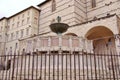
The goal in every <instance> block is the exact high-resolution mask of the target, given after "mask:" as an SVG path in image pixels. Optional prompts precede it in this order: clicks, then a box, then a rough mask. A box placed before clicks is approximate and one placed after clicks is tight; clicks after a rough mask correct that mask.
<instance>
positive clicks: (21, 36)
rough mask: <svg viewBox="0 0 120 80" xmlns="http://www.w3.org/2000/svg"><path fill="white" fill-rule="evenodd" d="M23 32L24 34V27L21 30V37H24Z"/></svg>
mask: <svg viewBox="0 0 120 80" xmlns="http://www.w3.org/2000/svg"><path fill="white" fill-rule="evenodd" d="M23 34H24V33H23V29H22V30H21V38H22V37H23Z"/></svg>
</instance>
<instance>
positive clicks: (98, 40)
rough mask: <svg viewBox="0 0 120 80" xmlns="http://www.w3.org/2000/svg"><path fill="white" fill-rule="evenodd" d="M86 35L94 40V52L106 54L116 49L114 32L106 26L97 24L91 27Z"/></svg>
mask: <svg viewBox="0 0 120 80" xmlns="http://www.w3.org/2000/svg"><path fill="white" fill-rule="evenodd" d="M85 37H86V38H87V39H89V40H93V47H94V52H95V53H96V54H106V53H110V51H112V52H113V51H114V50H115V40H114V37H113V32H112V31H111V30H110V29H108V28H106V27H104V26H97V27H94V28H92V29H90V30H89V31H88V32H87V34H86V35H85Z"/></svg>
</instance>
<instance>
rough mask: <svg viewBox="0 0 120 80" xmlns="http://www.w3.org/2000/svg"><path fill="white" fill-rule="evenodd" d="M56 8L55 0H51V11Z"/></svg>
mask: <svg viewBox="0 0 120 80" xmlns="http://www.w3.org/2000/svg"><path fill="white" fill-rule="evenodd" d="M55 10H56V1H55V0H52V12H53V11H55Z"/></svg>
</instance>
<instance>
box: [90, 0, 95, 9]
mask: <svg viewBox="0 0 120 80" xmlns="http://www.w3.org/2000/svg"><path fill="white" fill-rule="evenodd" d="M91 5H92V8H94V7H96V0H91Z"/></svg>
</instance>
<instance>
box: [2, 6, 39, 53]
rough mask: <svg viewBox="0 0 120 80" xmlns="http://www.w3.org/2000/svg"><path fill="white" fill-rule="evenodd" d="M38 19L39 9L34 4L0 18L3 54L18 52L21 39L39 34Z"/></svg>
mask: <svg viewBox="0 0 120 80" xmlns="http://www.w3.org/2000/svg"><path fill="white" fill-rule="evenodd" d="M38 20H39V9H37V8H35V7H33V6H30V7H28V8H26V9H24V10H23V11H20V12H18V13H16V14H14V15H12V16H10V17H8V18H2V19H1V20H0V23H1V24H0V27H1V32H0V34H1V35H0V36H1V39H0V40H1V42H0V43H1V49H2V53H1V54H8V55H11V54H14V53H18V52H19V40H20V39H23V38H28V37H31V36H35V35H37V34H38ZM3 45H4V46H3ZM3 52H4V53H3Z"/></svg>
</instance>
